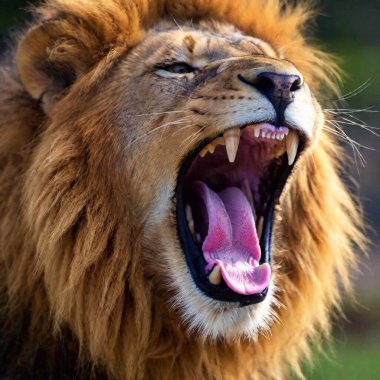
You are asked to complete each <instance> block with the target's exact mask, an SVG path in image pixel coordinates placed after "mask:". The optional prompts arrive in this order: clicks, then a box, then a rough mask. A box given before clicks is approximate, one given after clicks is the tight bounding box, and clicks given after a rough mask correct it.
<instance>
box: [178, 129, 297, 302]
mask: <svg viewBox="0 0 380 380" xmlns="http://www.w3.org/2000/svg"><path fill="white" fill-rule="evenodd" d="M303 146H304V143H303V141H302V139H301V141H300V137H299V135H298V133H297V132H295V131H294V130H292V129H289V128H287V127H285V126H280V127H279V126H274V125H272V124H268V123H260V124H254V125H248V126H245V127H241V128H240V127H235V128H232V129H229V130H227V131H226V132H224V134H223V135H219V136H217V137H216V138H214V139H213V140H208V141H203V142H202V143H201V144H200V145H199V147H198V148H197V149H196V150H195V151H194V152H192V153H191V154H190V155H189V157H188V158H187V159H186V160H185V162H184V163H183V165H182V167H181V170H180V173H179V177H178V185H177V194H176V195H177V224H178V231H179V237H180V240H181V244H182V247H183V251H184V254H185V257H186V262H187V265H188V267H189V270H190V272H191V275H192V277H193V279H194V282H195V284H196V285H197V287H198V288H199V289H200V290H201V291H202V292H203V293H205V294H206V295H207V296H209V297H211V298H213V299H216V300H220V301H227V302H240V304H241V305H248V304H252V303H257V302H261V301H263V300H264V299H265V296H266V294H267V292H268V287H269V283H270V278H271V265H270V263H271V257H270V249H271V235H272V226H273V220H274V212H275V205H276V203H277V202H278V200H279V197H280V195H281V193H282V190H283V188H284V185H285V183H286V182H287V179H288V177H289V175H290V173H291V170H292V167H293V166H294V163H295V161H296V160H297V158H298V157H299V155H300V153H301V151H302V150H303Z"/></svg>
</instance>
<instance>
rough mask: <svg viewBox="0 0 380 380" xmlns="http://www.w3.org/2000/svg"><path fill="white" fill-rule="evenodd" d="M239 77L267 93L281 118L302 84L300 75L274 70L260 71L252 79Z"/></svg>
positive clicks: (264, 93)
mask: <svg viewBox="0 0 380 380" xmlns="http://www.w3.org/2000/svg"><path fill="white" fill-rule="evenodd" d="M239 79H240V80H242V81H243V82H245V83H246V84H249V85H251V86H252V87H254V88H255V89H257V90H259V91H260V92H261V93H262V94H263V95H265V96H266V97H267V98H268V99H269V101H270V102H271V103H272V104H273V107H274V109H275V111H276V112H277V115H278V117H279V119H283V116H284V112H285V109H286V107H287V106H288V105H289V104H290V103H291V102H292V101H293V99H294V92H295V91H297V90H299V89H300V88H301V84H302V82H301V77H300V76H299V75H289V74H279V73H273V72H264V73H260V74H259V75H257V76H256V77H255V79H252V80H247V79H246V78H244V77H243V76H241V75H239Z"/></svg>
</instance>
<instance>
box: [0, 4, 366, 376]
mask: <svg viewBox="0 0 380 380" xmlns="http://www.w3.org/2000/svg"><path fill="white" fill-rule="evenodd" d="M283 5H284V3H283V2H281V1H278V0H266V1H264V0H257V1H248V0H247V1H245V0H242V1H236V0H229V1H228V0H211V1H206V0H203V1H201V0H198V1H197V0H192V1H188V0H187V1H185V0H183V1H180V0H173V1H170V0H167V1H164V0H162V1H158V0H157V1H153V0H152V1H147V0H118V1H116V0H112V1H111V0H108V1H107V0H50V1H47V2H46V4H45V5H44V6H42V7H40V8H37V9H36V11H35V12H36V20H35V23H34V26H33V27H32V28H31V29H30V30H29V31H28V33H27V34H26V35H25V36H22V37H21V38H20V42H19V45H18V50H17V54H16V57H17V58H16V59H15V62H14V63H12V64H11V65H8V66H7V67H6V66H4V67H3V68H2V71H1V74H0V136H1V138H0V165H1V166H0V168H1V172H0V247H1V251H0V290H1V298H0V339H1V340H2V348H0V360H2V361H3V362H4V363H6V366H5V367H4V368H5V370H4V371H5V372H4V374H7V375H8V376H9V378H11V379H12V380H13V379H25V378H34V379H39V378H41V379H46V378H49V376H50V377H51V378H54V379H60V378H64V376H68V377H69V378H73V377H74V374H77V375H78V377H79V378H82V379H87V378H89V377H90V374H91V373H92V374H93V376H95V377H101V376H102V375H105V376H107V377H108V378H110V379H112V378H115V379H119V380H135V379H199V380H201V379H202V380H203V379H210V380H211V379H215V380H216V379H217V380H220V379H255V380H259V379H284V378H286V376H287V375H286V374H287V367H288V365H290V367H291V368H292V369H293V371H295V372H296V373H297V374H298V375H300V376H301V370H300V363H301V361H302V360H304V359H305V358H309V357H310V348H309V346H310V343H311V342H312V341H314V342H316V341H318V339H319V338H320V337H321V336H323V335H327V334H328V333H329V331H330V319H331V315H332V312H333V310H336V309H337V308H339V304H340V292H339V286H340V284H341V283H343V285H344V286H345V287H346V288H350V284H351V281H350V271H351V270H352V269H351V268H353V267H354V264H355V261H356V260H355V257H356V255H357V254H358V252H357V249H358V248H357V247H360V248H362V247H363V237H362V234H361V217H360V213H359V212H358V209H357V206H356V205H355V203H354V202H353V200H352V197H351V195H350V193H349V191H348V190H347V188H346V186H345V185H344V183H343V182H342V180H341V179H340V178H339V175H340V170H341V165H340V161H341V158H342V157H343V153H342V151H341V149H340V148H339V147H338V146H337V144H336V143H335V142H334V141H332V140H331V138H330V137H328V136H326V134H325V133H324V132H321V128H322V124H323V121H324V119H323V114H322V112H321V110H320V108H319V106H318V105H317V103H316V102H315V100H313V101H312V100H310V99H309V98H308V99H309V102H310V104H309V107H312V109H313V110H315V112H316V114H317V115H318V120H317V121H316V123H315V124H316V126H317V127H318V128H316V130H315V131H314V132H313V135H312V141H313V142H314V143H313V144H309V146H308V150H307V151H306V153H305V154H304V155H303V157H302V158H301V160H300V162H299V163H298V165H297V169H296V172H295V174H294V175H293V177H292V179H291V182H290V183H289V184H288V186H287V189H286V192H285V194H284V195H283V197H282V199H281V211H280V212H279V213H278V219H277V222H276V227H275V238H274V241H275V242H276V243H275V248H274V250H273V259H274V267H275V285H276V288H277V293H276V296H275V297H276V299H277V300H278V301H277V306H276V302H274V303H273V305H272V309H273V313H275V314H276V315H277V321H274V322H273V321H272V323H271V326H270V330H267V331H270V335H269V336H264V335H259V337H258V339H257V340H256V341H252V340H251V339H248V338H246V337H244V336H239V337H237V338H236V339H233V338H230V337H228V336H226V337H225V338H224V337H221V336H218V337H216V338H215V337H214V339H211V338H210V337H209V336H206V337H205V336H203V335H202V332H200V331H198V332H197V331H196V330H194V329H193V330H192V329H191V321H190V320H188V319H186V315H184V314H183V313H182V311H183V310H182V306H183V305H181V302H182V303H185V302H186V301H187V300H186V299H181V300H178V288H177V287H176V281H180V282H186V281H189V283H190V279H189V276H188V273H187V271H186V268H185V263H184V260H183V256H182V254H181V249H180V245H179V241H178V237H177V232H176V227H175V218H174V214H173V204H172V203H171V202H172V200H171V197H172V196H173V191H174V187H175V182H176V173H177V170H178V167H179V165H180V163H181V162H182V160H183V158H184V156H185V155H186V154H188V152H189V151H190V150H191V149H192V148H194V147H195V145H194V144H195V143H196V141H193V142H192V140H191V138H192V134H193V133H196V132H197V131H198V130H199V128H198V127H196V126H193V127H191V128H187V129H186V128H183V129H180V128H181V127H185V126H186V125H187V121H186V120H181V117H190V118H191V120H192V121H194V120H200V118H201V117H202V116H204V115H198V116H195V115H194V107H195V108H196V110H197V111H200V108H202V107H203V108H205V109H206V110H207V111H208V113H207V115H206V116H207V117H208V118H209V119H208V120H209V127H208V129H207V131H206V132H205V131H204V130H203V131H201V133H200V135H199V136H200V137H199V139H201V136H203V137H205V136H207V135H208V134H210V133H211V132H212V131H213V130H216V128H217V126H220V124H221V123H228V122H231V115H227V116H221V115H220V114H217V113H216V111H217V110H220V109H222V108H223V107H225V104H226V103H225V101H226V99H225V98H224V99H223V98H222V97H221V95H220V94H221V91H225V92H226V93H227V92H228V94H230V92H229V91H233V83H232V82H231V83H229V82H228V78H229V77H228V75H229V74H228V73H229V72H231V71H232V72H234V70H237V67H239V70H240V69H241V67H243V68H244V70H248V69H249V70H250V67H251V66H250V65H251V64H252V62H251V60H250V59H248V60H247V59H245V58H242V57H241V59H240V60H239V61H238V63H237V64H236V65H237V66H236V65H235V63H231V65H230V64H229V63H228V65H229V66H228V68H229V70H230V71H229V70H227V71H224V72H221V73H220V74H219V76H217V77H216V78H214V79H213V81H210V82H209V83H211V84H209V87H205V88H204V90H203V91H204V93H202V92H201V91H202V90H199V92H197V94H201V95H202V96H204V98H203V100H197V101H195V100H191V99H190V98H186V97H184V96H182V97H180V96H175V94H176V93H178V91H179V90H178V89H177V88H175V87H173V88H170V87H160V83H161V82H160V81H159V80H158V79H157V78H155V80H154V81H153V80H152V79H151V77H149V76H146V78H145V79H139V78H140V77H139V76H138V75H137V74H141V75H142V74H143V72H144V68H145V66H144V65H145V64H146V65H148V64H149V60H152V59H153V58H152V57H153V56H154V54H161V53H160V52H158V53H157V50H158V49H157V47H158V46H164V45H165V44H168V43H169V42H170V41H172V40H170V38H173V41H174V37H173V36H174V32H173V31H172V29H170V30H169V31H168V33H169V34H168V35H166V36H165V38H164V37H162V36H161V35H160V34H159V31H160V27H158V29H157V30H156V29H154V30H153V31H150V32H148V33H145V32H144V30H147V29H149V28H151V27H154V26H155V25H156V24H157V22H158V21H159V20H160V19H161V18H162V17H164V16H165V17H166V18H167V20H168V23H170V22H171V21H172V19H173V18H174V19H175V22H176V23H180V24H181V25H186V27H187V28H190V29H191V26H190V25H191V23H190V20H192V22H193V23H196V22H198V21H200V20H201V19H207V20H211V19H213V20H216V21H223V22H229V23H231V24H233V25H235V26H236V27H237V28H239V29H240V30H242V31H243V32H244V33H246V34H247V35H250V36H253V37H255V38H260V39H261V40H262V41H266V42H267V43H269V45H270V46H271V48H270V47H266V48H265V49H269V50H268V55H269V56H271V54H273V57H271V58H268V62H267V63H266V64H268V65H269V64H271V65H272V64H274V65H284V66H283V67H286V70H295V68H296V69H297V70H299V72H300V73H302V75H303V76H304V77H305V80H306V81H307V83H308V84H309V86H310V88H311V89H312V91H313V92H314V94H318V93H319V90H320V89H321V88H329V89H330V90H331V89H332V88H333V89H335V86H334V84H333V83H334V81H333V78H334V77H335V74H336V67H335V65H334V64H333V63H332V61H331V60H330V59H329V58H328V56H327V55H326V54H325V53H323V52H321V51H320V50H319V49H317V48H315V47H313V46H312V45H310V44H308V43H307V42H306V40H305V37H304V34H303V29H304V25H305V22H306V21H307V20H308V19H309V18H310V16H311V12H310V10H309V8H308V6H307V5H298V6H296V7H290V6H284V7H283ZM186 22H187V23H186ZM164 24H165V23H164ZM201 25H203V26H202V27H200V29H198V30H197V32H194V33H195V34H192V32H186V31H183V32H181V31H176V33H177V34H178V33H179V34H180V36H181V39H180V41H182V42H183V43H184V46H185V48H186V50H187V52H188V53H189V54H192V53H193V52H195V51H196V50H197V48H198V47H199V39H198V38H199V36H201V35H204V34H205V33H207V30H217V31H218V33H219V34H220V35H222V36H223V35H224V34H223V33H224V32H223V28H224V26H221V25H219V24H215V25H213V24H212V23H209V24H208V23H203V24H202V23H201ZM162 28H163V30H165V28H166V27H165V25H164V26H163V27H162ZM195 29H196V28H195V27H194V30H195ZM197 33H199V34H197ZM156 34H157V37H156V36H155V35H156ZM188 34H189V35H190V36H188ZM160 36H161V37H160ZM155 38H156V39H155ZM220 44H221V45H220V46H221V49H222V51H228V52H229V54H231V55H234V52H235V50H234V49H235V48H234V47H231V46H229V45H228V43H226V41H225V40H223V38H221V42H220ZM132 47H135V48H134V49H133V50H131V48H132ZM244 49H245V48H244ZM244 49H243V50H244ZM272 49H273V53H271V51H272ZM129 52H130V54H128V53H129ZM240 53H241V52H240ZM240 53H239V54H240ZM194 54H195V53H194ZM236 54H238V53H236ZM282 57H285V58H286V61H283V60H282V59H281V58H282ZM274 62H275V63H274ZM289 62H292V63H289ZM16 65H17V72H16V71H15V66H16ZM239 65H240V66H239ZM293 65H294V66H293ZM57 78H58V79H57ZM228 85H230V87H228ZM136 89H138V91H137V90H136ZM235 90H236V89H235ZM237 90H238V91H240V92H241V91H242V90H241V89H237ZM157 93H159V94H160V96H157ZM173 94H174V95H173ZM216 94H219V96H220V98H218V96H216ZM231 94H232V93H231ZM231 96H233V95H231ZM240 96H242V97H243V98H244V99H239V98H238V97H236V98H235V97H234V99H233V98H230V103H229V105H230V107H240V106H241V104H243V103H244V102H245V101H248V100H247V97H248V96H247V95H246V94H243V95H240ZM207 97H209V99H208V101H207V99H206V98H207ZM211 97H213V98H215V97H216V99H213V101H215V103H213V105H212V106H210V104H211V103H210V102H211V100H212V99H211ZM232 99H233V100H232ZM251 100H252V99H251ZM184 109H186V112H185V114H184V115H183V114H176V113H174V114H162V115H160V116H157V115H155V113H157V114H158V113H160V112H169V111H178V110H184ZM190 111H191V112H190ZM144 115H145V116H144ZM189 115H190V116H189ZM196 118H198V119H196ZM170 122H174V123H175V122H176V123H178V124H173V125H174V126H176V125H178V127H176V128H178V131H179V132H178V133H177V135H176V134H175V133H173V131H175V129H163V130H162V133H158V134H157V133H153V132H152V131H153V129H154V128H155V127H159V126H160V125H163V124H165V123H170ZM195 124H196V123H195ZM212 128H214V129H212ZM149 133H150V134H149ZM186 139H188V140H187V141H188V142H189V144H188V145H186V144H181V142H183V141H186ZM169 211H170V212H169ZM170 268H175V270H174V272H171V269H170ZM192 292H196V290H195V289H194V288H189V297H190V296H191V294H192ZM273 299H275V298H273ZM173 300H175V301H173ZM197 300H198V299H197ZM173 302H174V305H173ZM197 302H198V301H197ZM279 305H281V306H279ZM205 307H206V308H207V307H208V305H207V303H205ZM268 307H269V306H268ZM226 308H227V307H226ZM252 310H256V309H252ZM211 315H212V314H211ZM216 317H217V315H215V318H216ZM206 335H207V334H206ZM230 335H231V334H230ZM78 368H79V369H78ZM0 373H1V372H0Z"/></svg>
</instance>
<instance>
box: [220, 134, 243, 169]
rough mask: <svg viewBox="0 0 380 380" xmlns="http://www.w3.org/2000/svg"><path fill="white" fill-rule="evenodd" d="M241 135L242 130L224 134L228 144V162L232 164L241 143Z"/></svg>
mask: <svg viewBox="0 0 380 380" xmlns="http://www.w3.org/2000/svg"><path fill="white" fill-rule="evenodd" d="M240 133H241V131H240V128H233V129H229V130H228V131H226V132H224V134H223V137H224V141H225V142H226V150H227V156H228V160H229V161H230V162H231V163H232V162H234V161H235V158H236V153H237V151H238V148H239V142H240Z"/></svg>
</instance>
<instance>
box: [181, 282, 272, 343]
mask: <svg viewBox="0 0 380 380" xmlns="http://www.w3.org/2000/svg"><path fill="white" fill-rule="evenodd" d="M275 292H276V291H275V286H274V285H271V286H270V287H269V291H268V295H267V297H266V299H265V300H264V301H263V302H262V303H259V304H256V305H249V306H244V307H242V306H240V305H239V304H237V303H230V302H221V301H216V300H213V299H210V298H209V297H207V296H206V295H204V294H202V293H201V291H200V290H199V289H198V288H197V287H196V286H195V285H194V284H192V286H191V291H189V288H188V287H184V286H180V287H179V288H178V291H177V294H176V297H175V300H174V304H175V307H176V308H177V309H178V310H179V313H180V315H181V318H182V320H183V321H184V322H185V324H186V327H187V329H188V330H189V332H190V333H195V334H197V335H199V337H200V338H201V339H202V340H216V339H219V338H224V339H227V340H231V341H235V340H237V339H240V338H244V339H249V340H257V338H258V336H259V334H260V333H263V334H268V332H269V329H270V326H271V324H272V323H273V321H275V320H276V318H277V315H276V313H275V311H274V310H273V309H274V306H276V305H277V304H278V301H277V300H276V298H275Z"/></svg>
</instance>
